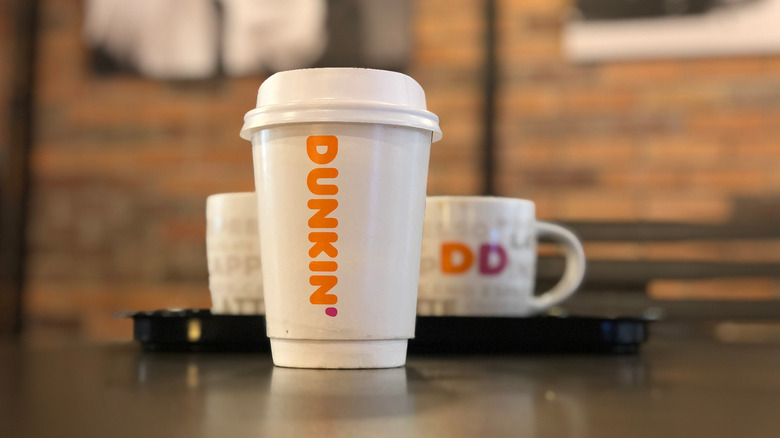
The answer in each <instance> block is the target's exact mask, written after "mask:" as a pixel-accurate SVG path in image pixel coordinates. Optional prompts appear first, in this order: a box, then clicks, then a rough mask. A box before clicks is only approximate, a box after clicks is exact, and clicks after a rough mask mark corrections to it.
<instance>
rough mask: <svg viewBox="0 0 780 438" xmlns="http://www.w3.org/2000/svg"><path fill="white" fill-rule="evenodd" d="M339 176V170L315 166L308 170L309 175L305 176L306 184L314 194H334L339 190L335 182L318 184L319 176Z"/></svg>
mask: <svg viewBox="0 0 780 438" xmlns="http://www.w3.org/2000/svg"><path fill="white" fill-rule="evenodd" d="M337 176H339V171H338V170H337V169H334V168H332V167H315V168H314V169H312V170H311V172H309V176H308V177H307V178H306V185H307V186H309V191H310V192H312V193H313V194H315V195H335V194H336V193H338V192H339V188H338V186H336V185H335V184H320V182H319V180H320V179H321V178H335V177H337Z"/></svg>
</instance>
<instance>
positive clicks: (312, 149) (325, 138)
mask: <svg viewBox="0 0 780 438" xmlns="http://www.w3.org/2000/svg"><path fill="white" fill-rule="evenodd" d="M317 146H325V152H324V153H322V154H321V153H320V151H318V150H317ZM338 151H339V139H338V138H336V136H333V135H312V136H310V137H309V138H307V139H306V154H308V155H309V159H311V161H313V162H314V163H316V164H328V163H330V162H331V161H333V159H334V158H336V154H337V153H338Z"/></svg>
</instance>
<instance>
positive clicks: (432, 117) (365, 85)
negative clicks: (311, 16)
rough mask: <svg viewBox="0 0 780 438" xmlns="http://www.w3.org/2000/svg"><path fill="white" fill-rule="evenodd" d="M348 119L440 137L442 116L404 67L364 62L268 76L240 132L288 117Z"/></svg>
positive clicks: (246, 136)
mask: <svg viewBox="0 0 780 438" xmlns="http://www.w3.org/2000/svg"><path fill="white" fill-rule="evenodd" d="M307 122H346V123H378V124H383V125H397V126H408V127H411V128H418V129H424V130H427V131H431V132H432V133H433V141H438V140H441V137H442V134H441V129H440V128H439V118H438V117H437V116H436V114H433V113H432V112H430V111H428V110H427V107H426V105H425V92H424V91H423V89H422V87H421V86H420V84H418V83H417V82H416V81H415V80H414V79H412V78H410V77H409V76H406V75H404V74H401V73H396V72H391V71H384V70H370V69H363V68H312V69H303V70H290V71H283V72H279V73H276V74H274V75H273V76H271V77H270V78H268V79H266V80H265V82H263V84H262V85H260V89H259V90H258V92H257V107H256V108H255V109H253V110H252V111H249V112H248V113H247V114H246V116H244V126H243V127H242V128H241V138H243V139H245V140H250V139H251V138H252V135H253V134H254V133H255V132H257V131H258V130H260V129H263V128H267V127H269V126H275V125H283V124H289V123H307Z"/></svg>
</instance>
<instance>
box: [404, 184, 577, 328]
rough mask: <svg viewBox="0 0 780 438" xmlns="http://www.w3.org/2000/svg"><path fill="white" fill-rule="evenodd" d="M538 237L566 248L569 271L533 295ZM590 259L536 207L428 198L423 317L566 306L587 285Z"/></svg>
mask: <svg viewBox="0 0 780 438" xmlns="http://www.w3.org/2000/svg"><path fill="white" fill-rule="evenodd" d="M540 237H546V238H550V239H551V240H553V241H555V242H556V243H558V244H560V245H561V246H562V247H563V250H564V252H565V254H566V269H565V271H564V274H563V277H562V278H561V280H560V281H559V282H558V283H557V284H556V285H555V286H554V287H553V288H552V289H550V290H549V291H547V292H545V293H542V294H541V295H538V296H537V295H534V283H535V281H534V280H535V276H536V259H537V253H536V246H537V240H538V238H540ZM584 274H585V254H584V252H583V249H582V244H581V243H580V241H579V240H578V239H577V237H576V236H575V235H574V234H573V233H572V232H571V231H569V230H567V229H565V228H563V227H561V226H559V225H555V224H552V223H548V222H542V221H537V220H536V212H535V205H534V203H533V201H529V200H525V199H513V198H498V197H482V196H430V197H428V198H427V204H426V211H425V223H424V228H423V244H422V256H421V259H420V281H419V291H418V302H417V303H418V305H417V313H418V315H435V316H443V315H449V316H529V315H533V314H536V313H540V312H543V311H544V310H546V309H548V308H550V307H552V306H554V305H556V304H558V303H560V302H562V301H563V300H565V299H566V298H568V297H569V296H571V295H572V294H573V293H574V292H575V291H576V290H577V287H579V285H580V283H582V279H583V276H584Z"/></svg>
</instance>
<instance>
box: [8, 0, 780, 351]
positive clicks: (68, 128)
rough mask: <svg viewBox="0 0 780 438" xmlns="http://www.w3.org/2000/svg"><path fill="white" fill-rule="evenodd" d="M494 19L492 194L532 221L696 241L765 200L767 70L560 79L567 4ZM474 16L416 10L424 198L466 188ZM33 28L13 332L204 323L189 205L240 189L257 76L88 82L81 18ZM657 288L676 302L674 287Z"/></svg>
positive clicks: (96, 333)
mask: <svg viewBox="0 0 780 438" xmlns="http://www.w3.org/2000/svg"><path fill="white" fill-rule="evenodd" d="M498 7H499V14H498V17H499V22H498V38H499V47H498V55H499V64H500V81H501V82H500V89H499V92H500V97H499V102H498V103H499V120H498V126H497V134H498V145H497V146H498V164H499V169H498V174H497V175H496V180H497V183H498V188H499V190H500V194H502V195H506V196H518V197H526V198H531V199H534V200H536V201H537V203H538V212H539V216H540V217H542V218H544V219H552V220H578V221H582V220H585V221H622V220H630V221H639V220H642V221H682V222H695V223H699V222H703V223H727V222H729V221H731V220H732V218H733V216H734V215H735V211H734V205H735V204H734V202H735V200H736V199H743V198H749V199H769V200H773V199H777V198H778V197H780V196H778V195H780V176H778V175H780V172H778V171H777V169H780V146H779V145H777V144H776V138H777V134H778V132H777V131H778V129H779V128H778V127H779V126H780V123H778V122H780V92H778V91H777V90H780V56H778V57H762V58H733V59H711V60H684V61H653V62H636V63H614V64H589V65H571V64H569V63H567V62H566V60H565V59H564V58H563V56H562V53H561V36H560V35H561V32H560V31H561V27H562V25H563V20H564V17H565V15H566V13H565V11H566V7H567V2H565V1H562V0H500V1H499V2H498ZM482 8H483V6H482V2H481V1H477V0H449V1H444V0H418V1H415V2H414V14H413V31H414V43H415V44H414V50H413V53H412V60H411V66H410V69H409V73H410V74H411V75H412V76H414V77H415V78H416V79H417V80H418V81H419V82H420V83H421V84H422V85H423V87H424V88H425V90H426V93H427V97H428V103H429V107H430V109H431V110H432V111H434V112H435V113H437V114H438V115H439V116H440V118H441V126H442V129H443V130H444V140H443V141H442V142H440V143H437V144H436V145H434V148H433V150H432V156H431V169H430V179H429V192H430V193H431V194H474V193H478V192H479V190H480V189H481V179H482V175H481V173H480V170H481V165H480V152H479V151H480V144H479V142H480V139H481V129H482V128H481V126H480V125H479V123H480V120H481V117H480V113H481V111H482V106H481V105H482V98H481V95H480V92H481V85H480V84H481V82H482V69H481V65H482V59H483V56H484V52H483V50H482V41H483V32H484V23H483V22H482V16H483V14H482V11H483V9H482ZM40 14H41V17H40V22H41V29H40V41H39V44H40V51H39V53H40V59H39V63H38V75H39V82H38V89H37V90H36V94H37V99H38V100H37V106H36V117H37V131H36V138H35V150H34V153H33V156H32V172H33V197H32V200H31V201H32V205H31V208H32V211H31V213H32V222H31V229H30V234H29V241H30V259H29V267H30V268H29V290H28V291H27V294H26V306H27V315H28V320H29V321H30V323H31V324H32V325H34V326H43V327H45V326H57V327H62V326H65V327H69V328H71V329H72V330H74V331H77V332H80V333H83V334H86V335H88V336H92V337H127V336H129V328H130V325H129V323H128V322H127V321H124V320H121V319H116V318H114V317H113V315H112V312H115V311H117V310H123V309H131V310H135V309H154V308H161V307H207V306H209V298H208V290H207V283H206V263H205V260H206V257H205V245H204V234H205V218H204V211H205V198H206V196H207V195H208V194H211V193H217V192H227V191H245V190H252V187H253V177H252V169H251V151H250V148H249V146H248V144H247V143H246V142H244V141H243V140H241V139H240V138H239V137H238V131H239V128H240V126H241V118H242V116H243V114H244V112H245V111H246V110H247V109H249V108H250V107H251V106H252V104H253V99H254V95H255V93H256V89H257V86H258V85H259V84H260V83H261V81H262V79H263V78H260V77H254V78H245V79H235V80H213V81H198V82H155V81H148V80H144V79H139V78H135V77H129V76H110V77H97V76H94V75H93V74H92V73H91V71H90V68H89V62H88V59H87V52H86V50H85V47H84V45H83V43H82V39H81V26H82V19H83V10H82V2H81V1H79V0H41V11H40ZM0 30H2V28H1V27H0ZM0 43H2V39H0ZM0 53H2V52H0ZM0 56H1V55H0ZM0 67H2V66H0ZM0 73H2V68H0ZM594 245H595V246H594ZM594 245H589V248H588V252H589V256H590V257H592V258H595V259H598V258H601V259H635V260H645V259H653V257H661V256H662V255H663V256H664V257H667V256H668V257H672V258H677V259H691V258H693V259H697V258H701V257H710V258H711V257H717V256H716V255H715V254H722V255H723V257H736V258H737V259H739V260H743V259H744V258H747V259H750V258H751V257H752V258H755V257H757V256H755V255H753V254H767V256H768V257H772V260H776V259H777V255H776V254H778V252H776V251H775V249H780V242H766V243H762V244H761V245H759V246H756V244H755V242H751V241H747V242H726V243H722V242H721V243H717V242H716V243H713V242H699V243H697V242H693V243H690V242H687V243H686V242H684V243H680V244H679V245H683V246H681V247H674V246H669V244H665V245H666V246H664V244H646V243H632V242H626V243H614V244H603V243H602V244H594ZM717 245H721V246H717ZM723 245H725V246H723ZM728 245H731V246H728ZM735 248H737V249H738V250H735ZM754 250H756V251H760V252H756V253H754ZM751 284H753V285H754V286H755V288H766V287H769V290H770V291H771V290H772V289H771V288H772V287H775V288H776V287H777V285H776V283H774V282H773V281H772V280H771V279H770V280H762V279H759V280H757V281H755V282H754V283H751ZM767 284H768V285H769V286H766V285H767ZM683 286H685V287H689V289H686V290H688V291H689V292H684V293H685V294H690V287H694V288H695V287H696V285H695V284H694V285H690V284H683ZM653 287H654V288H655V289H654V290H656V291H658V290H660V291H661V292H658V294H659V295H658V296H661V297H666V296H669V293H671V294H672V295H671V296H680V295H681V294H682V292H679V291H680V290H681V289H680V287H682V286H681V283H679V282H672V283H671V285H669V284H667V283H659V284H656V285H654V286H653ZM659 288H660V289H659ZM675 288H677V289H675ZM670 291H671V292H670ZM675 291H677V292H675ZM675 293H676V295H675ZM665 294H666V295H665ZM755 295H756V294H753V295H751V296H755ZM759 295H760V294H759ZM686 296H687V295H686ZM763 296H767V295H766V294H765V295H763Z"/></svg>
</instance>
